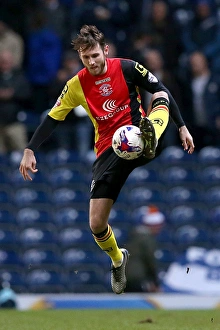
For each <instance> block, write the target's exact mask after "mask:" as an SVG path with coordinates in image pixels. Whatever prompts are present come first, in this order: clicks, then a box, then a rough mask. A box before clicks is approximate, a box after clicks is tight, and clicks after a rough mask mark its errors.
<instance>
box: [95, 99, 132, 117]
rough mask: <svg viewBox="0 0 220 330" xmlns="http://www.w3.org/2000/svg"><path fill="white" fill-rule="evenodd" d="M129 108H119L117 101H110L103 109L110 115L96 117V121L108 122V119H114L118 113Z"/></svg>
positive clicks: (106, 102)
mask: <svg viewBox="0 0 220 330" xmlns="http://www.w3.org/2000/svg"><path fill="white" fill-rule="evenodd" d="M127 108H128V104H125V105H122V106H120V107H118V106H117V104H116V100H109V99H108V100H106V101H105V102H104V103H103V105H102V109H103V110H105V111H106V112H108V114H106V115H104V116H99V117H96V120H106V119H109V118H112V117H113V116H114V115H115V114H116V113H118V112H120V111H124V110H126V109H127Z"/></svg>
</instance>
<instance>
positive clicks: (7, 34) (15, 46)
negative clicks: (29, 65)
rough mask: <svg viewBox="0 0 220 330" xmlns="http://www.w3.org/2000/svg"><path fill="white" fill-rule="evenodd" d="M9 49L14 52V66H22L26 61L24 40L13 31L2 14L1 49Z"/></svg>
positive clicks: (0, 17)
mask: <svg viewBox="0 0 220 330" xmlns="http://www.w3.org/2000/svg"><path fill="white" fill-rule="evenodd" d="M3 50H8V51H10V52H11V53H12V54H13V57H14V66H15V67H16V68H21V67H22V65H23V61H24V41H23V39H22V37H21V36H20V35H19V34H18V33H16V32H15V31H13V30H12V29H11V28H10V26H9V25H8V24H7V22H6V20H5V18H4V17H3V16H2V15H1V16H0V51H3Z"/></svg>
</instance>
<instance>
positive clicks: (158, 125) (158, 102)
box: [148, 97, 169, 140]
mask: <svg viewBox="0 0 220 330" xmlns="http://www.w3.org/2000/svg"><path fill="white" fill-rule="evenodd" d="M148 118H149V119H150V121H151V123H152V124H153V126H154V129H155V135H156V138H157V140H158V139H159V138H160V137H161V135H162V133H163V132H164V130H165V129H166V127H167V124H168V121H169V102H168V100H167V99H165V98H164V97H159V98H157V99H155V100H154V101H153V103H152V110H151V112H150V114H149V116H148Z"/></svg>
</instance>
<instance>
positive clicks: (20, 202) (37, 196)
mask: <svg viewBox="0 0 220 330" xmlns="http://www.w3.org/2000/svg"><path fill="white" fill-rule="evenodd" d="M13 200H14V203H15V204H16V205H17V206H19V207H26V206H30V205H34V204H43V203H44V204H47V203H49V202H50V199H49V193H48V191H47V189H45V190H43V189H40V190H37V189H36V188H35V187H34V188H28V187H24V188H18V189H17V190H16V191H15V193H14V199H13Z"/></svg>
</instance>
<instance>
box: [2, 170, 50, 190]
mask: <svg viewBox="0 0 220 330" xmlns="http://www.w3.org/2000/svg"><path fill="white" fill-rule="evenodd" d="M31 177H32V182H33V183H34V185H35V188H36V184H38V185H41V186H44V187H45V184H46V182H47V180H46V176H45V175H44V172H43V171H38V172H37V173H36V174H31ZM8 182H10V184H11V185H12V186H15V187H16V188H17V187H20V188H22V187H30V182H29V181H26V180H24V179H23V177H22V175H21V173H20V172H19V171H18V169H17V168H16V169H14V170H13V171H12V173H10V177H9V179H8Z"/></svg>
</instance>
